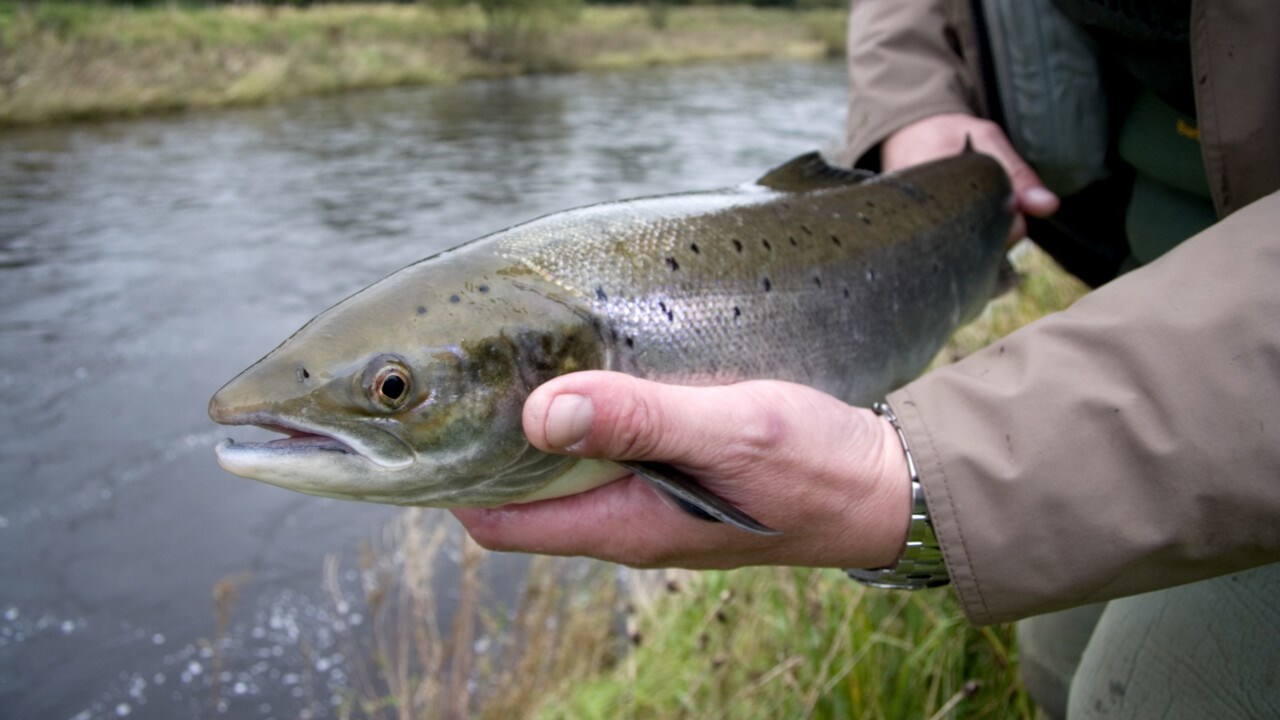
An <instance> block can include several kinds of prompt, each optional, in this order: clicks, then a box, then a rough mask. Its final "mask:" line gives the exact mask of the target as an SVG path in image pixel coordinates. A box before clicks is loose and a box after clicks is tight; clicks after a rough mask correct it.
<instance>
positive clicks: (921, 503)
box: [845, 402, 951, 590]
mask: <svg viewBox="0 0 1280 720" xmlns="http://www.w3.org/2000/svg"><path fill="white" fill-rule="evenodd" d="M871 409H872V410H873V411H874V412H875V414H877V415H879V416H881V417H883V418H884V419H885V420H888V421H889V424H890V425H892V426H893V430H894V432H896V433H897V434H898V441H899V442H900V443H902V453H903V455H905V456H906V458H907V472H908V474H910V476H911V526H910V529H909V530H908V532H907V545H906V547H905V548H903V550H902V555H900V556H899V557H898V561H897V562H896V563H894V564H893V565H892V566H890V567H884V568H876V569H872V570H857V569H851V570H846V571H845V572H847V573H848V574H849V577H851V578H853V579H854V580H857V581H858V582H860V583H862V584H864V585H870V586H872V587H878V588H889V589H893V590H922V589H924V588H931V587H938V586H941V585H946V584H947V583H949V582H951V578H950V576H949V575H948V574H947V565H946V563H945V562H944V561H943V559H942V549H941V547H939V545H938V537H937V536H936V535H935V534H934V532H933V522H932V521H930V520H929V507H928V505H926V504H925V500H924V488H923V487H921V485H920V474H919V473H918V472H917V471H916V461H915V458H914V457H912V456H911V447H910V446H909V445H907V436H906V433H904V432H902V425H900V424H899V423H898V416H897V415H895V414H894V413H893V408H891V407H889V404H888V403H886V402H878V403H875V404H874V405H872V406H871Z"/></svg>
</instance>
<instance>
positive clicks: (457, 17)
mask: <svg viewBox="0 0 1280 720" xmlns="http://www.w3.org/2000/svg"><path fill="white" fill-rule="evenodd" d="M431 2H432V4H427V3H420V4H324V5H313V6H309V7H295V6H277V5H240V4H237V5H221V6H216V5H208V6H205V5H201V6H184V5H178V4H169V5H147V6H128V5H124V6H121V5H105V4H96V3H95V4H91V3H88V2H84V3H81V2H70V3H62V2H58V3H53V2H44V3H34V4H31V3H17V2H12V1H10V0H0V125H14V124H28V123H39V122H48V121H56V120H66V119H83V118H96V117H107V116H121V115H126V116H127V115H139V114H144V113H152V112H161V111H170V110H182V109H190V108H203V107H219V106H227V105H243V104H252V103H262V102H269V101H276V100H283V99H289V98H293V97H299V96H303V95H315V94H322V93H332V92H339V91H344V90H355V89H365V88H378V87H389V86H395V85H415V84H440V83H451V82H456V81H458V80H463V79H468V78H491V77H502V76H509V75H518V74H526V73H533V72H569V71H578V70H600V69H620V68H632V67H645V66H652V65H660V64H674V63H686V62H696V61H707V60H732V59H745V58H766V57H806V58H816V57H823V56H835V55H839V54H841V53H842V52H843V44H844V30H843V28H844V11H843V10H841V9H834V8H826V9H809V10H803V11H800V10H789V9H778V8H755V7H749V6H743V5H738V6H671V5H666V4H660V3H653V4H650V5H636V6H594V5H589V6H585V7H583V6H580V5H578V4H576V2H577V0H522V1H521V2H520V3H516V4H515V5H514V6H513V5H511V4H510V1H508V2H507V3H506V4H503V3H501V2H499V3H495V0H483V1H482V2H480V3H479V4H474V3H463V2H457V3H454V2H452V0H431ZM513 7H514V9H513Z"/></svg>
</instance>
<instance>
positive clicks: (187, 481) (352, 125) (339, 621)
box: [0, 63, 844, 720]
mask: <svg viewBox="0 0 1280 720" xmlns="http://www.w3.org/2000/svg"><path fill="white" fill-rule="evenodd" d="M843 116H844V79H843V69H842V67H841V66H840V65H839V64H836V63H818V64H812V63H759V64H740V65H736V66H703V67H691V68H677V69H661V70H647V71H643V72H628V73H610V74H596V75H577V76H564V77H546V78H522V79H515V80H506V81H496V82H472V83H465V84H461V85H457V86H454V87H446V88H429V89H401V90H390V91H379V92H367V93H356V94H349V95H344V96H336V97H329V98H320V99H312V100H306V101H300V102H294V103H290V104H286V105H279V106H273V107H265V108H255V109H245V110H232V111H223V112H209V113H203V114H196V115H189V116H175V117H166V118H160V119H147V120H136V121H122V122H109V123H100V124H91V125H72V126H63V127H53V128H39V129H22V130H11V131H6V132H0V418H2V425H0V427H2V428H3V433H0V718H14V719H19V718H20V719H24V720H25V719H27V718H36V719H45V718H75V719H76V720H88V719H89V718H100V717H103V718H114V717H126V716H127V717H134V718H137V717H145V718H179V717H209V716H215V715H218V714H220V713H222V714H225V715H226V716H229V717H237V718H239V717H250V718H293V717H300V716H318V717H324V716H333V715H334V714H335V713H334V711H333V710H331V709H330V707H331V706H330V704H329V702H328V699H329V698H328V696H327V695H326V694H325V693H326V692H327V691H328V690H327V689H328V688H338V687H341V686H342V685H343V681H344V674H343V673H344V670H343V667H344V661H345V660H347V658H344V657H343V656H342V653H341V652H339V651H338V650H337V649H335V647H336V646H335V643H334V640H333V636H334V633H335V631H336V630H335V628H341V627H343V626H350V625H355V624H358V623H359V622H360V617H359V615H358V614H355V613H347V614H343V613H341V612H338V611H337V609H335V608H334V606H333V603H332V602H330V600H329V598H328V595H327V594H326V592H325V589H324V578H323V572H322V569H323V565H324V562H325V558H326V556H330V555H335V556H337V557H338V558H340V559H341V560H340V566H341V567H345V568H354V567H355V563H354V561H353V560H352V558H353V557H354V556H355V554H356V552H357V548H358V547H359V545H360V543H361V542H362V541H365V540H368V539H369V538H372V537H376V536H378V535H379V533H381V532H382V528H383V527H384V526H385V525H387V524H388V522H389V521H390V520H391V519H392V518H394V517H395V514H396V513H397V512H399V511H398V510H397V509H395V508H390V507H386V506H377V505H366V504H361V503H352V502H341V501H334V500H325V499H318V498H313V497H308V496H303V495H298V494H294V493H291V492H288V491H285V490H281V489H278V488H274V487H270V486H267V485H263V484H259V483H255V482H251V481H247V480H242V479H240V478H236V477H233V476H231V475H228V474H226V473H224V472H223V471H221V470H220V469H219V468H218V466H217V464H216V463H215V462H214V459H213V445H214V444H215V443H216V442H217V441H218V440H219V439H221V438H222V437H224V436H225V435H226V434H227V430H226V429H223V428H219V427H218V426H216V425H214V424H213V423H212V422H211V421H210V420H209V419H208V418H207V416H206V414H205V407H206V403H207V402H208V398H209V397H210V395H212V393H213V392H214V391H215V390H217V389H218V387H219V386H220V385H221V384H222V383H223V382H225V381H226V380H228V379H230V378H231V377H232V376H233V375H234V374H235V373H236V372H238V371H239V370H241V369H242V368H244V367H245V366H247V365H248V364H249V363H251V362H252V361H254V360H256V359H257V358H258V357H260V356H261V355H263V354H265V353H266V352H267V351H268V350H270V349H271V348H272V347H274V346H275V344H276V343H278V342H279V341H280V340H282V339H284V338H285V337H286V336H287V335H288V334H289V333H290V332H292V331H293V330H294V329H296V328H297V327H298V326H299V325H301V324H302V323H303V322H305V321H306V320H307V319H308V318H310V317H311V316H313V315H314V314H316V313H317V312H319V311H320V310H322V309H324V308H325V307H327V306H329V305H331V304H333V303H334V302H337V301H338V300H340V299H342V298H343V297H345V296H347V295H348V294H350V293H352V292H354V291H356V290H358V289H359V288H361V287H363V286H365V285H367V284H369V283H370V282H373V281H374V280H377V279H378V278H380V277H382V276H384V275H386V274H387V273H389V272H391V271H393V270H395V269H397V268H399V267H401V266H403V265H406V264H408V263H410V262H411V261H414V260H416V259H418V258H421V257H424V256H426V255H429V254H432V253H434V252H436V251H438V250H441V249H444V248H447V247H450V246H453V245H456V244H459V243H461V242H464V241H466V240H469V239H471V238H474V237H478V236H480V235H483V234H485V233H488V232H492V231H495V230H499V229H501V228H503V227H506V226H509V225H512V224H515V223H517V222H520V221H522V220H526V219H530V218H533V217H535V216H538V215H541V214H545V213H549V212H554V211H556V210H561V209H565V208H569V207H573V206H578V205H583V204H587V203H593V202H598V201H603V200H611V199H618V198H625V197H631V196H637V195H645V194H654V193H663V192H675V191H683V190H697V189H709V188H714V187H719V186H725V185H732V184H736V183H739V182H743V181H746V180H750V179H753V178H754V177H756V176H758V175H759V174H761V173H762V172H763V171H764V170H766V169H767V168H769V167H771V166H773V165H776V164H779V163H781V162H783V161H785V160H787V159H789V158H790V157H792V156H794V155H798V154H800V153H802V152H806V151H808V150H811V149H814V148H830V147H833V146H834V145H835V144H836V142H837V141H838V138H839V136H840V134H841V127H842V122H843ZM250 434H251V431H245V430H237V431H236V435H237V436H238V437H246V438H247V437H248V436H249V435H250ZM433 512H438V511H433ZM438 519H439V522H452V521H451V519H450V518H449V517H448V516H447V515H444V514H440V516H439V518H438ZM448 574H449V573H448V572H447V569H446V570H443V571H442V575H444V576H445V577H444V584H445V585H446V588H445V589H444V590H442V592H444V593H445V596H446V600H447V581H448V577H447V576H448ZM225 578H234V583H235V585H236V586H237V587H238V588H239V595H238V599H237V600H236V603H235V604H234V609H233V612H232V614H231V623H230V625H229V626H228V629H227V639H226V645H227V647H229V648H230V650H229V651H228V653H229V654H227V656H225V657H223V658H221V659H220V660H218V662H219V663H220V666H219V667H218V673H219V678H218V682H219V684H220V686H221V687H222V691H221V694H220V697H222V699H223V704H222V708H221V710H219V709H217V708H212V707H211V706H210V704H209V701H208V700H209V694H210V686H211V683H212V678H211V677H210V675H211V674H212V673H213V672H214V661H213V658H212V655H211V650H210V647H209V643H208V641H209V639H210V638H213V637H214V635H215V620H214V604H213V601H212V592H213V588H214V586H215V585H216V584H217V583H219V581H220V580H222V579H225ZM341 580H342V582H345V583H356V584H357V585H358V582H359V581H358V578H357V577H356V573H355V570H353V569H348V570H346V571H345V573H344V574H343V575H342V576H341ZM304 672H310V673H311V674H312V675H317V674H318V675H319V676H320V678H321V688H322V689H321V698H320V701H319V702H317V701H316V699H315V697H314V696H310V697H302V693H301V692H300V691H299V688H298V687H297V678H298V677H299V676H300V674H302V673H304ZM291 679H292V681H291Z"/></svg>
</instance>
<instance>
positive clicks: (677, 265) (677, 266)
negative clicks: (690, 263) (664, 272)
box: [667, 257, 680, 272]
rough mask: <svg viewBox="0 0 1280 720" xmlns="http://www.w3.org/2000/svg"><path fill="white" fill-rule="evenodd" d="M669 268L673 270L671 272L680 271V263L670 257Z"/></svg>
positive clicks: (668, 259)
mask: <svg viewBox="0 0 1280 720" xmlns="http://www.w3.org/2000/svg"><path fill="white" fill-rule="evenodd" d="M667 267H669V268H671V272H675V271H676V270H679V269H680V263H678V262H676V259H675V258H673V257H669V258H667Z"/></svg>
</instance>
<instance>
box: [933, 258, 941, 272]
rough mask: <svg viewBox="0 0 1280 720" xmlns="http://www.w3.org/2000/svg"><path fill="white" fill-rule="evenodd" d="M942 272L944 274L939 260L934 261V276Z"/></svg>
mask: <svg viewBox="0 0 1280 720" xmlns="http://www.w3.org/2000/svg"><path fill="white" fill-rule="evenodd" d="M940 272H942V265H940V264H938V261H937V260H934V261H933V274H934V275H937V274H938V273H940Z"/></svg>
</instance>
